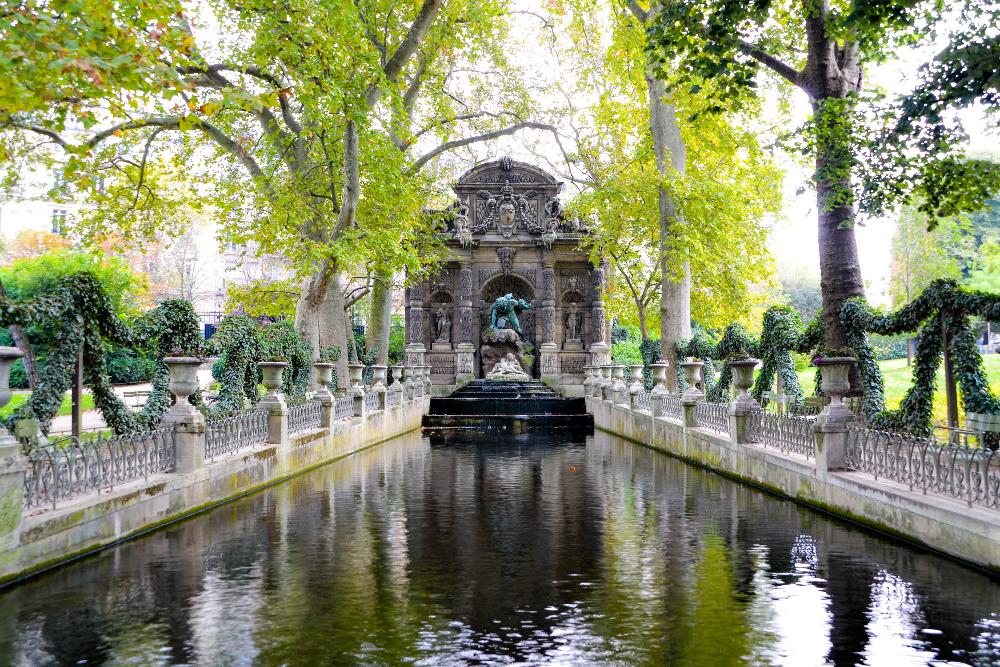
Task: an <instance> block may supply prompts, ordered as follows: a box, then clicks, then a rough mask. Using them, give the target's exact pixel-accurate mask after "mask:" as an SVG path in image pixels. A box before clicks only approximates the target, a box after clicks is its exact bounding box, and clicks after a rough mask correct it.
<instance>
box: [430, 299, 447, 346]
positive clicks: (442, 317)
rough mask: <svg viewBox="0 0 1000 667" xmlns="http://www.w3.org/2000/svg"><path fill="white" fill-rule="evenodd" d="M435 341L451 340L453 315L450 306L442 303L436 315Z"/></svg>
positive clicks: (445, 341)
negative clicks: (450, 313) (449, 310)
mask: <svg viewBox="0 0 1000 667" xmlns="http://www.w3.org/2000/svg"><path fill="white" fill-rule="evenodd" d="M434 319H435V324H434V341H435V342H437V343H450V342H451V316H450V315H449V314H448V307H447V306H444V305H442V306H441V307H440V308H438V309H437V313H436V314H435V316H434Z"/></svg>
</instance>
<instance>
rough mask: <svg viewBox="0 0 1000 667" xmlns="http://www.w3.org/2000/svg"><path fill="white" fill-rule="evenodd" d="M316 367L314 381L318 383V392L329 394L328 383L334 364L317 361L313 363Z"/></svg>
mask: <svg viewBox="0 0 1000 667" xmlns="http://www.w3.org/2000/svg"><path fill="white" fill-rule="evenodd" d="M313 368H314V369H316V383H317V384H319V392H317V393H319V394H326V395H328V394H330V383H332V382H333V368H334V364H331V363H327V362H325V361H317V362H316V363H314V364H313Z"/></svg>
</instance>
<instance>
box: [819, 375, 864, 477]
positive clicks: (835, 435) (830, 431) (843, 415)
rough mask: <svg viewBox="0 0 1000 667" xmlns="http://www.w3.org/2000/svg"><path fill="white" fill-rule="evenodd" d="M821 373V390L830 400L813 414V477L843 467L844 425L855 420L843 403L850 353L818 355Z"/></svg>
mask: <svg viewBox="0 0 1000 667" xmlns="http://www.w3.org/2000/svg"><path fill="white" fill-rule="evenodd" d="M815 363H816V365H817V366H819V369H820V373H821V375H822V388H823V393H824V394H826V395H827V396H829V397H830V402H829V403H828V404H827V405H826V406H824V407H823V410H822V411H821V412H820V413H819V416H818V417H816V424H815V425H814V426H813V437H814V438H815V440H816V477H818V478H819V479H821V480H825V479H827V476H828V473H829V472H831V471H834V470H843V469H844V468H845V467H846V450H847V438H848V434H847V427H848V424H850V423H851V422H853V421H855V416H854V413H852V412H851V411H850V410H848V409H847V406H845V405H844V403H843V398H844V395H845V394H847V392H848V391H849V390H850V388H851V383H850V380H849V379H848V377H849V373H850V371H851V367H852V366H853V365H854V364H855V363H856V359H854V358H853V357H826V358H824V359H817V360H816V362H815Z"/></svg>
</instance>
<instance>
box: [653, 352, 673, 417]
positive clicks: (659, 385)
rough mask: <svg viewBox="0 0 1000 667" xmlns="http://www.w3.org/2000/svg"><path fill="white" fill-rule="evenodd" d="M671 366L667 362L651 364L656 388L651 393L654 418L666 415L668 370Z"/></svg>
mask: <svg viewBox="0 0 1000 667" xmlns="http://www.w3.org/2000/svg"><path fill="white" fill-rule="evenodd" d="M668 367H669V365H668V364H667V362H665V361H657V362H656V363H655V364H650V368H652V369H653V381H654V382H655V383H656V386H654V387H653V389H652V391H650V392H649V406H650V411H651V412H652V413H653V417H662V416H663V413H664V409H663V401H664V399H665V398H666V396H667V368H668Z"/></svg>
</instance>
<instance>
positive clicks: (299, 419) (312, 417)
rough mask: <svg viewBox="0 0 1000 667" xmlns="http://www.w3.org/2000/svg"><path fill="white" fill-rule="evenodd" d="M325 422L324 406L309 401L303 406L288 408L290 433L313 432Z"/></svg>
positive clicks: (317, 402)
mask: <svg viewBox="0 0 1000 667" xmlns="http://www.w3.org/2000/svg"><path fill="white" fill-rule="evenodd" d="M322 422H323V404H322V403H320V402H319V401H307V402H305V403H303V404H302V405H296V406H295V407H292V408H288V432H289V433H298V432H300V431H311V430H313V429H317V428H319V425H320V424H321V423H322Z"/></svg>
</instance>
